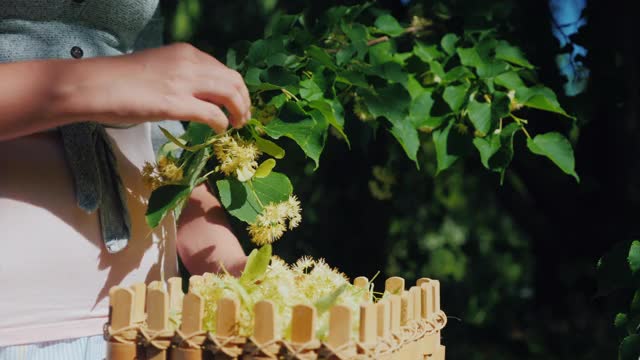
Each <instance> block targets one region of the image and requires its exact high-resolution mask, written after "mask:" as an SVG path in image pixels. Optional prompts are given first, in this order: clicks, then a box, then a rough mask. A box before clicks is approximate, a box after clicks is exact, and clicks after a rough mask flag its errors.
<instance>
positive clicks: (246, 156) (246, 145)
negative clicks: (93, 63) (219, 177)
mask: <svg viewBox="0 0 640 360" xmlns="http://www.w3.org/2000/svg"><path fill="white" fill-rule="evenodd" d="M213 152H214V154H215V155H216V158H217V159H218V162H220V167H219V170H220V171H221V172H222V173H224V174H225V175H227V176H229V175H232V174H233V175H235V176H236V177H237V178H238V180H240V181H242V182H245V181H247V180H249V179H251V178H252V177H253V174H255V172H256V169H257V168H258V162H257V161H256V160H257V159H258V157H259V156H260V150H258V148H257V147H256V145H255V144H254V143H252V142H249V141H247V140H244V139H243V138H241V137H240V136H237V135H236V136H231V135H229V134H224V135H223V136H221V137H220V138H218V139H216V141H215V142H214V143H213Z"/></svg>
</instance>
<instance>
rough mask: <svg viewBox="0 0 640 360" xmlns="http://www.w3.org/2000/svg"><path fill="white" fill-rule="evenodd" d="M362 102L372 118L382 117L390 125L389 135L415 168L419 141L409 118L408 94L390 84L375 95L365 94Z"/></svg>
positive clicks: (401, 87)
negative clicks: (413, 163)
mask: <svg viewBox="0 0 640 360" xmlns="http://www.w3.org/2000/svg"><path fill="white" fill-rule="evenodd" d="M364 101H365V104H366V105H367V108H368V109H369V112H371V114H372V115H373V116H375V117H384V118H385V119H387V120H388V121H389V122H390V123H391V125H392V127H391V134H392V135H393V136H394V137H395V138H396V140H397V141H398V142H399V143H400V145H401V146H402V148H403V149H404V151H405V152H406V153H407V156H408V157H409V159H411V160H413V161H414V162H416V166H417V165H418V163H417V161H416V160H417V152H418V148H419V147H420V139H419V138H418V131H417V130H416V128H415V126H414V125H413V123H412V121H411V119H410V118H409V105H410V104H411V96H410V95H409V92H408V91H407V90H406V89H405V88H404V87H403V86H402V85H399V84H392V85H389V86H388V87H386V88H383V89H380V90H378V94H377V95H374V94H371V93H367V94H365V96H364Z"/></svg>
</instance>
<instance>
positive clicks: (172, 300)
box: [167, 277, 184, 311]
mask: <svg viewBox="0 0 640 360" xmlns="http://www.w3.org/2000/svg"><path fill="white" fill-rule="evenodd" d="M167 290H168V292H169V308H170V309H174V310H176V311H180V310H181V309H182V299H183V298H184V292H182V278H179V277H172V278H170V279H169V280H167Z"/></svg>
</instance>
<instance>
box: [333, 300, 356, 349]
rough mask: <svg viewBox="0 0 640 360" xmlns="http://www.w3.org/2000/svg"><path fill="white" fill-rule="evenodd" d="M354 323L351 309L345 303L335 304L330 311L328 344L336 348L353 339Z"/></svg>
mask: <svg viewBox="0 0 640 360" xmlns="http://www.w3.org/2000/svg"><path fill="white" fill-rule="evenodd" d="M352 324H353V318H352V317H351V309H349V308H348V307H346V306H343V305H335V306H333V307H332V308H331V310H330V312H329V336H328V337H327V344H329V346H331V347H332V348H334V349H336V348H339V347H340V346H343V345H344V344H346V343H348V342H349V341H351V329H352Z"/></svg>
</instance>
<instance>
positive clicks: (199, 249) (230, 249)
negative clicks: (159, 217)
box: [177, 185, 246, 275]
mask: <svg viewBox="0 0 640 360" xmlns="http://www.w3.org/2000/svg"><path fill="white" fill-rule="evenodd" d="M177 247H178V253H179V254H180V257H181V259H182V261H183V263H184V264H185V266H186V268H187V270H189V272H190V273H191V274H194V275H195V274H202V273H204V272H218V271H220V270H221V267H222V266H224V268H225V269H226V270H227V271H229V272H230V273H232V274H234V275H239V273H240V272H241V271H242V269H243V268H244V263H245V261H246V256H245V254H244V251H243V250H242V247H241V246H240V243H239V242H238V239H237V238H236V237H235V235H234V234H233V233H232V232H231V229H230V227H229V223H228V222H227V218H226V214H225V212H224V209H223V208H222V205H220V202H219V201H218V200H217V199H216V198H215V197H214V196H213V195H212V194H211V193H209V191H208V190H207V188H206V187H205V186H204V185H200V186H199V187H197V188H196V189H195V190H194V191H193V193H192V194H191V197H190V199H189V202H188V204H187V205H186V207H185V208H184V210H183V211H182V214H181V215H180V219H179V220H178V240H177Z"/></svg>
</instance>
